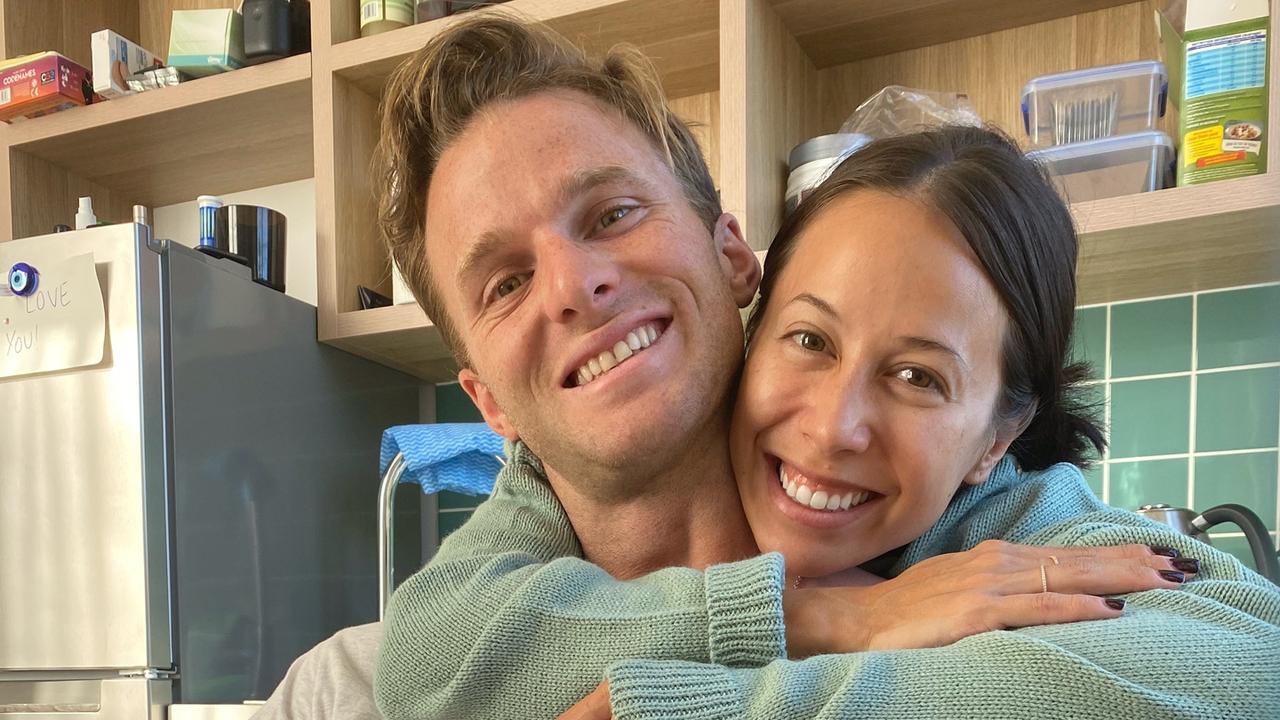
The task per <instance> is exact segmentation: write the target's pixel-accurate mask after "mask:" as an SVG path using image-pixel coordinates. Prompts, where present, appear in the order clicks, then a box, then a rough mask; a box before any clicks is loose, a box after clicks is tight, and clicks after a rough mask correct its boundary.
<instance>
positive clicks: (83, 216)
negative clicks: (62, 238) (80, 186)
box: [76, 197, 98, 230]
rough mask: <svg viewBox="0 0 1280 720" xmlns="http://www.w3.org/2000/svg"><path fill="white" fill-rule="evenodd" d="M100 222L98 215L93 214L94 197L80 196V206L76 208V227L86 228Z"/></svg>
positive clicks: (78, 228) (79, 228)
mask: <svg viewBox="0 0 1280 720" xmlns="http://www.w3.org/2000/svg"><path fill="white" fill-rule="evenodd" d="M97 224H98V216H97V215H94V214H93V198H91V197H82V198H80V208H79V209H78V210H76V229H77V230H84V229H85V228H87V227H89V226H91V225H97Z"/></svg>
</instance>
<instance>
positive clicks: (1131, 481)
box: [1110, 458, 1187, 509]
mask: <svg viewBox="0 0 1280 720" xmlns="http://www.w3.org/2000/svg"><path fill="white" fill-rule="evenodd" d="M1110 502H1111V504H1112V505H1116V506H1118V507H1122V508H1130V509H1132V508H1138V507H1142V506H1143V505H1149V504H1152V503H1157V502H1162V503H1164V504H1165V505H1173V506H1174V507H1186V506H1187V459H1186V458H1177V459H1174V460H1138V461H1136V462H1120V461H1116V462H1114V463H1112V464H1111V501H1110Z"/></svg>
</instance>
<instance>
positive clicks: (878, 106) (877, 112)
mask: <svg viewBox="0 0 1280 720" xmlns="http://www.w3.org/2000/svg"><path fill="white" fill-rule="evenodd" d="M937 125H978V126H981V125H982V118H980V117H978V112H977V111H976V110H974V108H973V105H972V104H971V103H970V102H969V96H968V95H964V94H961V93H952V92H938V91H934V90H917V89H915V88H909V87H902V86H901V85H890V86H888V87H886V88H884V89H883V90H881V91H880V92H878V93H876V94H875V95H872V96H871V97H869V98H867V99H866V100H864V101H863V103H862V104H861V105H859V106H858V109H857V110H854V111H853V114H852V115H850V116H849V119H848V120H845V121H844V125H841V126H840V132H842V133H862V134H863V135H869V136H871V137H872V138H875V139H879V138H885V137H893V136H895V135H902V134H904V133H910V132H916V131H919V130H924V129H927V128H929V127H933V126H937Z"/></svg>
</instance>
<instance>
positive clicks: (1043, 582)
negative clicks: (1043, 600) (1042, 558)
mask: <svg viewBox="0 0 1280 720" xmlns="http://www.w3.org/2000/svg"><path fill="white" fill-rule="evenodd" d="M1040 592H1043V593H1047V592H1049V574H1048V573H1047V572H1045V569H1044V563H1040Z"/></svg>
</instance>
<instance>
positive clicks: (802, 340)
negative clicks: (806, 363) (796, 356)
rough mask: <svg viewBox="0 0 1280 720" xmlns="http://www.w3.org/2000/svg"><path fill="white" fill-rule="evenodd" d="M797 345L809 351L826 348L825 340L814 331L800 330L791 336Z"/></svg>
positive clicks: (820, 350)
mask: <svg viewBox="0 0 1280 720" xmlns="http://www.w3.org/2000/svg"><path fill="white" fill-rule="evenodd" d="M791 339H792V340H794V341H795V343H796V344H797V345H799V346H800V347H802V348H804V349H805V350H808V351H809V352H823V351H824V350H826V349H827V341H826V340H823V339H822V338H821V337H820V336H818V335H817V334H815V333H811V332H807V331H805V330H801V331H799V332H797V333H795V334H793V335H792V336H791Z"/></svg>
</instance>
